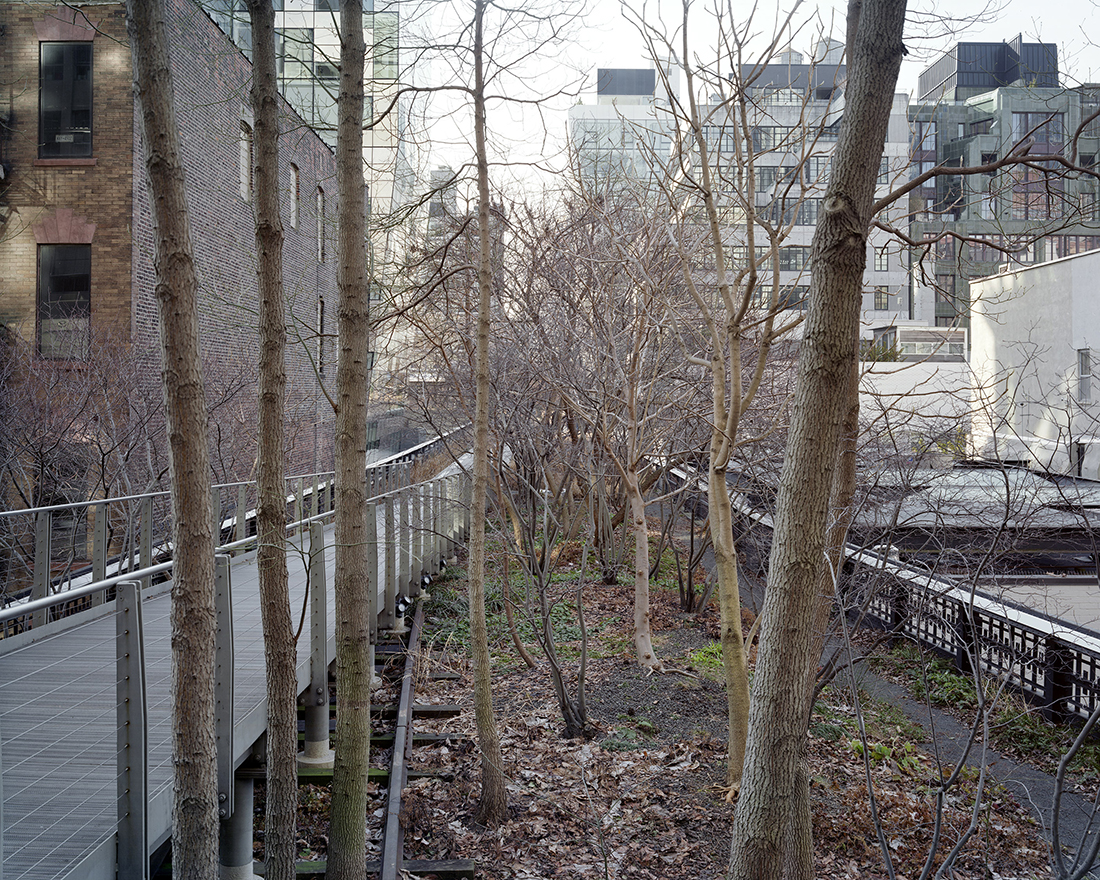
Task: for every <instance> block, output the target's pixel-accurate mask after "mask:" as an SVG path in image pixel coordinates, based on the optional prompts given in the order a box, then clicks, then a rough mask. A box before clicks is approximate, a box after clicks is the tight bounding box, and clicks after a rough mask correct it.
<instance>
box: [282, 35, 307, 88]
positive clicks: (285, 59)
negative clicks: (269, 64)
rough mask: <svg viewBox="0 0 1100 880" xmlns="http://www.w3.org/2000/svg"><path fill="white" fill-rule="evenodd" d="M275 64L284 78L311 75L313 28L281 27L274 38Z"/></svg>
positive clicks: (299, 77)
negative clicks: (280, 30)
mask: <svg viewBox="0 0 1100 880" xmlns="http://www.w3.org/2000/svg"><path fill="white" fill-rule="evenodd" d="M275 54H276V58H275V64H276V70H277V72H278V74H279V76H280V77H283V78H284V79H309V78H310V77H312V76H313V29H312V28H283V30H282V32H281V33H279V34H277V35H276V39H275Z"/></svg>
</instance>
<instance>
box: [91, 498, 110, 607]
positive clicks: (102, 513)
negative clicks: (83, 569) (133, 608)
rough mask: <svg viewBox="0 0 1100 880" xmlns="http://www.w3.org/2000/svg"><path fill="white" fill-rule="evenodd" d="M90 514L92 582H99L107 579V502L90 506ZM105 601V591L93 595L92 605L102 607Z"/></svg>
mask: <svg viewBox="0 0 1100 880" xmlns="http://www.w3.org/2000/svg"><path fill="white" fill-rule="evenodd" d="M88 510H89V512H91V514H92V580H93V581H101V580H103V579H104V578H105V577H107V502H106V501H104V502H103V503H102V504H100V505H95V504H90V505H88ZM105 599H106V590H104V591H103V592H102V593H94V594H93V595H92V597H91V601H92V604H93V605H102V604H103V602H104V600H105Z"/></svg>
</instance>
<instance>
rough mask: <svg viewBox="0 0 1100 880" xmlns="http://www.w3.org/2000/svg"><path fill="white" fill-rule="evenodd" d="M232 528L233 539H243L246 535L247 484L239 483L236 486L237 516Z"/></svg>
mask: <svg viewBox="0 0 1100 880" xmlns="http://www.w3.org/2000/svg"><path fill="white" fill-rule="evenodd" d="M235 522H236V525H235V527H234V530H233V540H234V541H243V540H244V539H245V538H247V537H248V486H246V485H245V484H244V483H241V485H239V486H238V487H237V518H236V520H235Z"/></svg>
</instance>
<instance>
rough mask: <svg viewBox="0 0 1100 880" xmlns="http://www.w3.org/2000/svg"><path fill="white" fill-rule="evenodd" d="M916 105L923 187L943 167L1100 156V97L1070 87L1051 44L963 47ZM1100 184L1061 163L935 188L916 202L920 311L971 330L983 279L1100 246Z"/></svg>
mask: <svg viewBox="0 0 1100 880" xmlns="http://www.w3.org/2000/svg"><path fill="white" fill-rule="evenodd" d="M919 91H920V96H921V97H920V99H919V100H918V101H916V102H914V103H913V104H911V105H910V108H909V119H910V126H911V130H912V138H911V150H912V168H911V175H912V176H913V177H915V176H917V175H919V174H922V173H924V172H926V171H927V170H929V169H931V168H932V167H934V166H935V165H937V164H940V165H948V166H956V167H960V168H962V167H977V166H981V165H989V164H992V163H994V162H996V161H998V160H999V159H1002V158H1004V156H1005V155H1007V154H1008V152H1009V151H1011V150H1014V149H1019V148H1021V145H1023V146H1024V147H1026V149H1027V152H1028V153H1029V154H1030V155H1032V156H1040V155H1044V154H1046V155H1064V156H1066V157H1067V158H1071V157H1070V153H1071V152H1074V151H1075V152H1076V160H1077V161H1078V162H1079V163H1080V164H1081V165H1085V166H1092V165H1095V164H1096V157H1097V154H1098V153H1100V122H1098V121H1097V120H1093V121H1090V122H1086V120H1087V118H1088V116H1089V115H1090V114H1092V113H1093V112H1095V111H1096V110H1097V109H1100V87H1097V86H1087V85H1086V86H1079V87H1075V88H1063V87H1061V85H1060V79H1059V71H1058V53H1057V47H1056V46H1055V45H1053V44H1050V43H1024V42H1023V41H1022V39H1021V38H1019V37H1018V38H1017V39H1016V40H1013V41H1012V42H1011V43H959V44H958V45H957V46H955V47H954V48H952V49H951V50H950V51H948V52H947V53H945V54H944V55H943V56H942V57H941V58H940V59H938V60H937V61H935V62H934V63H933V64H931V65H930V66H929V67H928V68H927V69H926V70H925V71H924V72H923V73H922V74H921V75H920V80H919ZM1096 194H1097V182H1096V180H1095V179H1094V178H1093V177H1090V176H1088V175H1081V174H1073V173H1066V172H1065V171H1064V170H1063V169H1062V168H1061V167H1060V166H1059V165H1058V164H1057V163H1054V162H1046V163H1039V162H1034V163H1031V164H1013V165H1006V166H1003V167H1001V168H999V169H995V170H991V171H989V172H988V173H981V174H969V175H963V174H960V175H948V176H940V177H935V178H932V179H930V180H929V181H928V182H927V183H926V184H925V185H924V186H922V187H920V188H919V189H916V190H914V191H913V192H912V193H911V194H910V198H909V206H908V210H909V216H910V227H909V228H910V235H911V237H912V238H913V239H914V240H917V241H928V242H931V243H930V244H929V245H928V246H925V247H921V248H917V249H915V250H914V252H913V265H914V272H913V274H912V280H911V288H910V310H911V312H912V315H913V317H914V318H917V319H920V320H923V321H925V322H927V323H930V324H932V323H934V324H936V325H938V326H945V327H946V326H953V325H958V326H966V324H967V322H968V308H969V290H968V285H969V282H970V280H971V279H973V278H981V277H984V276H987V275H990V274H994V273H995V272H997V271H998V270H999V268H1000V267H1001V266H1003V265H1006V264H1016V265H1030V264H1032V263H1035V262H1042V261H1045V260H1051V259H1058V258H1061V257H1065V256H1069V255H1072V254H1075V253H1079V252H1082V251H1087V250H1092V249H1094V248H1097V247H1100V221H1098V218H1097V213H1096V211H1097V207H1096V206H1097V200H1096Z"/></svg>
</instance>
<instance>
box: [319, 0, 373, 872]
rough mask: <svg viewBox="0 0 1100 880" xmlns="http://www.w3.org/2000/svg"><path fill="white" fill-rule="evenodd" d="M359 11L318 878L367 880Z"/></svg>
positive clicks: (357, 6) (345, 148)
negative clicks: (329, 703)
mask: <svg viewBox="0 0 1100 880" xmlns="http://www.w3.org/2000/svg"><path fill="white" fill-rule="evenodd" d="M364 51H365V50H364V44H363V4H362V0H341V3H340V95H339V98H338V100H337V108H338V111H339V122H338V129H337V134H336V163H337V169H336V174H337V186H338V188H339V193H340V207H339V247H338V253H337V260H338V263H337V281H338V283H339V287H340V304H339V316H338V317H339V348H340V359H339V363H338V364H337V367H336V569H335V575H334V577H333V587H334V589H335V591H336V688H337V699H338V709H337V714H336V758H335V763H334V766H333V774H332V812H331V817H330V832H329V849H328V866H327V869H326V873H325V876H326V877H330V878H338V880H363V878H365V877H366V874H367V828H366V821H367V769H368V766H369V764H370V682H371V668H370V611H369V608H370V602H369V598H370V590H372V589H375V588H376V585H375V580H376V578H377V576H378V573H377V572H374V571H368V570H367V555H366V541H367V505H366V501H367V492H366V469H367V391H368V380H369V369H368V359H369V353H370V329H371V328H370V312H369V307H370V302H369V300H368V298H367V287H368V285H367V252H366V234H367V229H366V190H365V188H366V185H365V183H364V179H363V55H364Z"/></svg>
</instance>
